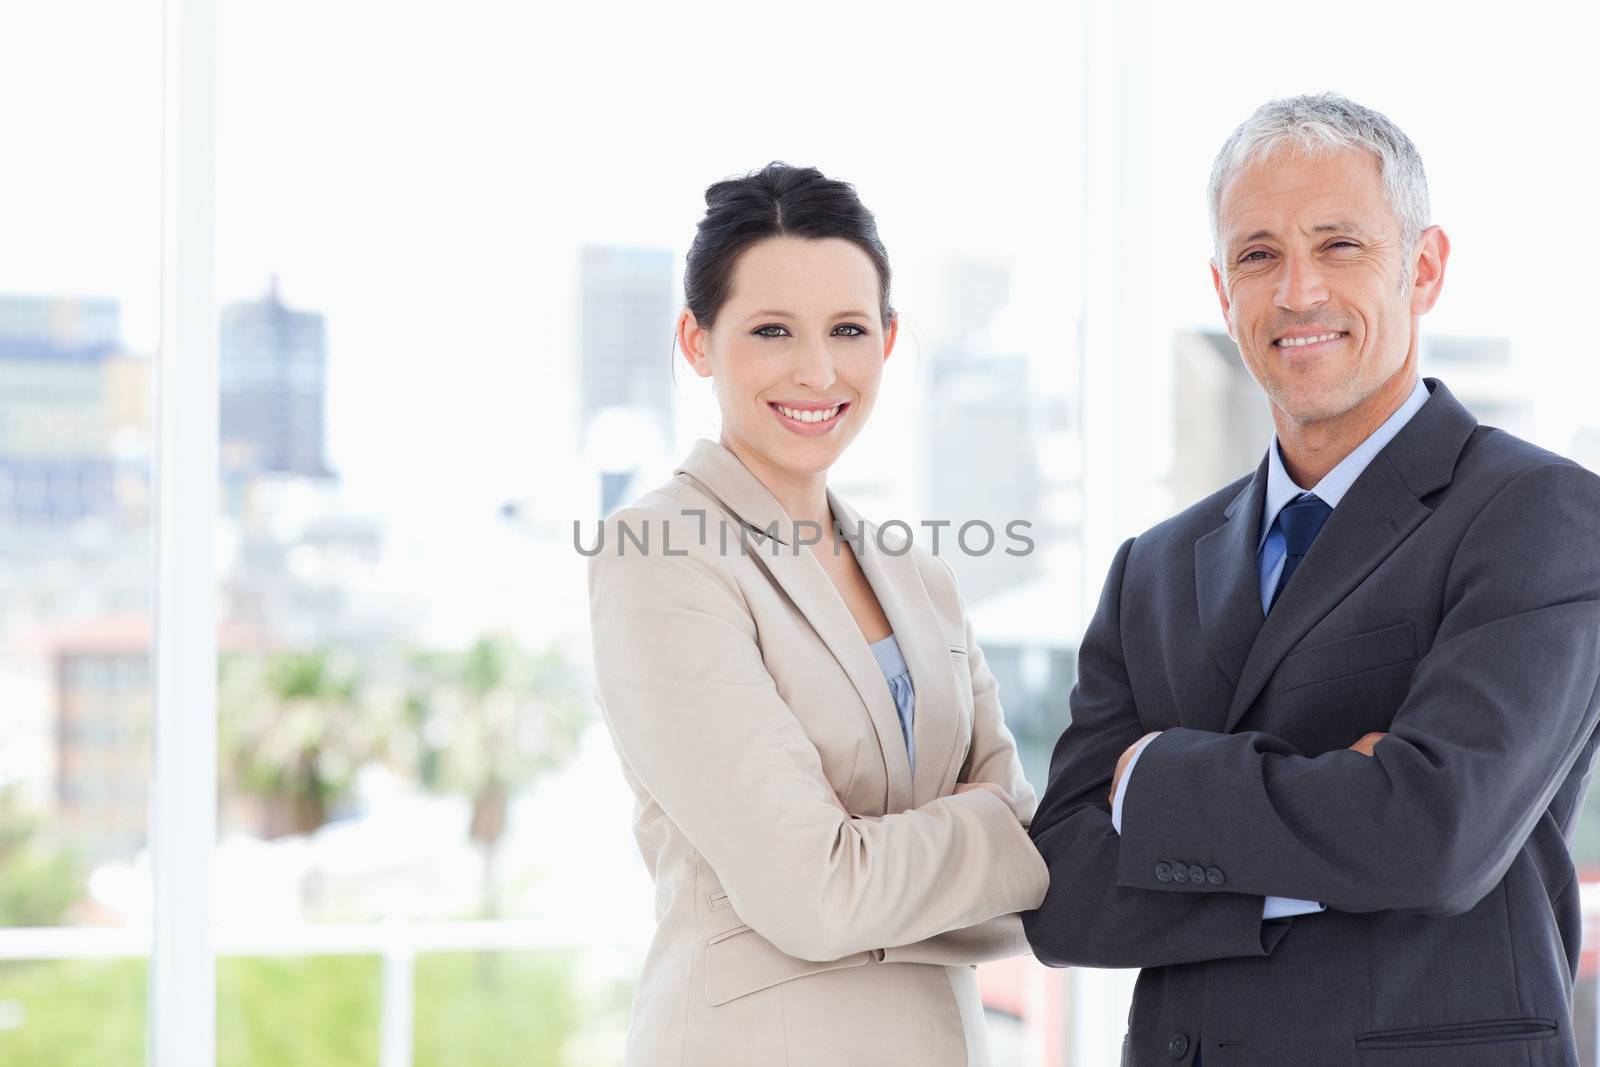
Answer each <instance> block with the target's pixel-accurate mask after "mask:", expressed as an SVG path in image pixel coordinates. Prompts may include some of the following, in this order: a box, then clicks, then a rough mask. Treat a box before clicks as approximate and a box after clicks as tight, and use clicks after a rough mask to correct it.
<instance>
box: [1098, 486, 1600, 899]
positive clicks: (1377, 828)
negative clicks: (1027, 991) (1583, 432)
mask: <svg viewBox="0 0 1600 1067" xmlns="http://www.w3.org/2000/svg"><path fill="white" fill-rule="evenodd" d="M1597 531H1600V479H1597V478H1596V477H1595V476H1594V475H1593V474H1591V473H1589V472H1588V471H1585V470H1583V469H1582V468H1581V467H1578V466H1576V465H1574V464H1569V463H1550V464H1546V465H1543V466H1539V467H1535V468H1532V469H1530V470H1528V471H1525V472H1523V473H1522V474H1520V475H1519V476H1517V477H1516V478H1514V479H1512V480H1511V481H1510V482H1508V483H1507V485H1506V486H1504V487H1503V488H1502V489H1501V490H1500V491H1499V493H1498V494H1496V496H1495V497H1494V498H1493V499H1492V500H1491V501H1490V502H1489V504H1488V505H1487V506H1485V507H1484V508H1483V509H1482V511H1480V512H1479V514H1478V516H1477V517H1476V518H1475V519H1474V520H1473V522H1472V524H1471V526H1469V527H1468V529H1467V532H1466V533H1465V534H1464V535H1463V537H1462V540H1461V541H1460V542H1459V544H1458V546H1457V549H1456V552H1455V555H1454V557H1453V559H1452V561H1451V564H1450V569H1449V574H1448V578H1447V581H1446V584H1445V589H1444V595H1443V613H1442V619H1441V623H1440V628H1439V630H1438V633H1437V635H1436V637H1435V640H1434V642H1433V644H1432V647H1431V648H1430V649H1429V651H1428V652H1427V654H1426V655H1424V656H1423V658H1422V659H1421V661H1420V662H1419V663H1418V664H1417V668H1416V671H1415V673H1414V674H1413V675H1412V679H1411V686H1410V689H1409V690H1408V692H1407V694H1406V698H1405V700H1404V702H1403V703H1402V704H1401V706H1400V708H1399V710H1398V711H1397V712H1396V713H1395V716H1394V719H1393V722H1392V725H1391V726H1390V728H1389V736H1387V737H1386V738H1384V739H1383V740H1381V741H1379V742H1378V744H1377V747H1376V748H1375V749H1374V751H1373V755H1372V757H1370V758H1369V757H1366V756H1362V755H1360V754H1358V753H1355V752H1350V751H1346V750H1339V751H1334V752H1329V753H1325V754H1323V755H1319V756H1315V757H1307V756H1302V755H1299V754H1297V753H1296V752H1295V751H1294V750H1293V749H1291V748H1289V747H1288V746H1286V745H1284V744H1283V743H1282V742H1280V741H1276V740H1274V739H1273V738H1271V737H1268V736H1266V735H1264V734H1260V733H1241V734H1231V735H1219V734H1211V733H1204V732H1198V731H1193V730H1186V729H1177V730H1169V731H1167V732H1166V733H1164V734H1162V736H1161V737H1160V738H1158V739H1156V740H1155V741H1152V742H1151V743H1150V745H1149V746H1148V747H1147V748H1146V749H1145V753H1144V756H1143V759H1142V760H1141V761H1140V766H1139V772H1140V773H1139V776H1138V777H1137V778H1135V779H1133V780H1132V781H1131V782H1130V784H1129V788H1128V795H1127V799H1126V805H1125V808H1124V812H1123V819H1124V824H1123V829H1124V831H1125V836H1124V839H1123V846H1122V856H1121V862H1120V864H1119V868H1118V881H1119V883H1120V884H1122V885H1124V886H1127V887H1136V886H1137V887H1143V888H1145V889H1148V890H1151V891H1160V890H1167V892H1165V893H1162V894H1161V895H1166V896H1180V897H1183V896H1189V895H1191V894H1196V893H1199V894H1201V895H1203V894H1204V893H1205V892H1206V889H1205V888H1203V887H1202V888H1198V889H1197V887H1195V886H1193V885H1188V886H1176V885H1174V884H1172V883H1169V884H1167V885H1162V884H1160V883H1158V882H1156V881H1155V879H1153V878H1152V877H1150V873H1149V871H1150V869H1151V868H1152V867H1153V866H1154V864H1155V863H1156V861H1157V857H1158V856H1163V855H1168V856H1186V857H1192V858H1193V862H1197V863H1204V864H1208V865H1215V866H1216V867H1218V868H1219V869H1221V870H1223V871H1225V872H1226V875H1227V885H1228V886H1229V887H1230V888H1237V889H1243V890H1245V891H1246V892H1256V893H1280V894H1284V895H1288V896H1297V897H1306V898H1310V899H1315V900H1320V901H1323V902H1325V903H1326V904H1327V905H1328V906H1329V907H1331V908H1336V909H1339V910H1341V911H1352V912H1370V911H1380V910H1390V909H1394V910H1404V911H1416V912H1422V913H1427V914H1455V913H1458V912H1462V911H1466V910H1468V909H1470V908H1472V907H1473V906H1474V905H1475V904H1476V903H1477V902H1478V901H1479V900H1481V899H1482V898H1483V897H1484V896H1485V895H1486V894H1487V893H1488V892H1489V890H1491V889H1493V888H1494V886H1495V885H1497V884H1498V883H1499V881H1500V879H1501V878H1502V877H1504V875H1505V872H1506V869H1507V867H1509V866H1510V864H1511V862H1512V860H1513V859H1514V858H1515V857H1516V855H1517V853H1518V852H1519V851H1520V850H1521V849H1522V847H1523V845H1524V844H1525V842H1526V841H1527V839H1528V835H1529V834H1530V833H1531V832H1532V830H1533V827H1534V824H1535V823H1536V822H1537V820H1538V819H1539V818H1540V816H1541V814H1542V813H1543V812H1544V811H1545V809H1546V808H1547V807H1548V806H1549V805H1550V803H1551V800H1552V798H1553V797H1554V795H1555V793H1556V791H1557V789H1558V788H1559V787H1560V785H1561V783H1562V781H1563V780H1564V779H1565V778H1566V776H1567V775H1568V773H1569V772H1570V771H1571V770H1572V768H1573V765H1574V763H1575V761H1576V760H1577V758H1578V756H1579V754H1580V753H1581V752H1582V751H1584V749H1585V742H1586V741H1587V740H1588V739H1589V738H1590V736H1591V735H1592V734H1593V733H1594V730H1595V725H1596V719H1597V716H1600V707H1597V703H1596V685H1597V683H1600V545H1597V543H1596V542H1597ZM1175 783H1181V788H1175V787H1174V784H1175ZM1173 889H1176V890H1177V892H1172V890H1173Z"/></svg>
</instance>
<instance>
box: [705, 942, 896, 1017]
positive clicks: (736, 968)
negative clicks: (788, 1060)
mask: <svg viewBox="0 0 1600 1067" xmlns="http://www.w3.org/2000/svg"><path fill="white" fill-rule="evenodd" d="M871 958H872V953H870V952H857V953H855V954H854V955H850V956H846V957H844V959H840V960H826V961H821V962H818V961H814V960H800V959H795V958H794V957H793V956H789V955H786V954H784V953H783V952H781V951H779V950H778V949H777V948H776V947H774V946H773V944H772V942H770V941H768V940H767V939H766V938H764V937H762V936H761V935H760V934H758V933H756V932H755V931H754V930H752V929H751V928H750V927H748V926H735V927H734V928H733V929H731V930H724V931H723V932H722V933H720V934H714V935H712V936H711V937H710V938H708V939H707V941H706V1001H707V1002H708V1003H710V1004H711V1005H712V1006H713V1007H715V1006H717V1005H719V1004H726V1003H728V1001H730V1000H737V999H738V998H740V997H743V996H748V995H750V994H751V993H755V992H758V991H760V990H762V989H768V988H770V987H772V986H775V985H777V984H778V983H780V982H787V981H789V980H790V979H792V978H801V977H804V976H805V975H808V974H819V973H821V972H822V971H836V970H839V969H840V968H843V967H859V966H861V965H862V964H863V963H866V962H867V961H868V960H870V959H871Z"/></svg>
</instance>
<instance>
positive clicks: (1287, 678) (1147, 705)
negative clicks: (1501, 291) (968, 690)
mask: <svg viewBox="0 0 1600 1067" xmlns="http://www.w3.org/2000/svg"><path fill="white" fill-rule="evenodd" d="M1210 199H1211V212H1212V223H1213V232H1214V240H1215V255H1216V258H1215V260H1214V262H1213V264H1212V278H1213V281H1214V283H1215V286H1216V290H1217V296H1218V298H1219V300H1220V301H1221V305H1222V313H1223V317H1224V319H1225V320H1226V322H1227V324H1228V333H1229V335H1230V336H1231V337H1232V338H1233V339H1234V340H1235V341H1236V342H1237V343H1238V346H1239V350H1240V353H1241V354H1242V356H1243V358H1244V360H1245V363H1246V365H1247V366H1248V367H1249V369H1250V372H1251V374H1252V375H1253V376H1254V377H1255V379H1256V381H1257V382H1258V383H1259V384H1260V385H1261V387H1262V390H1263V392H1265V393H1266V398H1267V402H1268V403H1269V404H1270V405H1271V412H1272V418H1273V424H1274V426H1275V428H1276V431H1277V433H1276V440H1275V441H1274V443H1273V445H1272V447H1271V448H1270V449H1269V450H1268V454H1267V455H1266V457H1265V458H1264V459H1263V460H1262V462H1261V465H1260V466H1259V467H1258V468H1257V470H1256V472H1255V474H1254V475H1252V476H1250V477H1247V478H1244V479H1241V480H1240V481H1238V482H1235V483H1234V484H1233V485H1230V486H1228V487H1226V488H1224V489H1222V490H1220V491H1219V492H1217V493H1216V494H1214V495H1212V496H1210V497H1208V498H1206V499H1205V500H1202V501H1201V502H1200V503H1198V504H1196V505H1194V506H1193V507H1191V508H1189V509H1188V510H1186V511H1184V512H1182V513H1181V514H1179V515H1177V516H1176V517H1174V518H1172V519H1169V520H1168V521H1166V522H1164V523H1162V524H1161V525H1159V526H1157V527H1155V528H1154V529H1152V530H1150V531H1148V532H1146V533H1144V534H1141V535H1140V536H1138V537H1136V538H1134V539H1133V540H1131V541H1129V542H1127V543H1126V544H1124V545H1123V546H1122V547H1121V549H1120V550H1119V551H1118V552H1117V554H1116V557H1115V559H1114V561H1113V563H1112V565H1111V573H1110V577H1109V578H1108V579H1107V581H1106V585H1105V591H1104V593H1103V595H1102V597H1101V600H1100V605H1099V608H1098V610H1097V612H1096V613H1095V616H1094V618H1093V620H1092V621H1091V622H1090V624H1089V627H1088V630H1087V632H1086V633H1085V635H1084V639H1083V647H1082V650H1081V652H1080V658H1079V680H1078V684H1077V687H1076V688H1075V689H1074V691H1073V693H1072V699H1071V706H1072V719H1071V724H1070V726H1069V727H1068V729H1067V730H1066V732H1065V733H1064V734H1063V735H1062V738H1061V740H1060V743H1059V744H1058V745H1057V747H1056V751H1055V756H1054V758H1053V760H1052V763H1051V771H1050V783H1049V788H1048V790H1047V791H1046V793H1045V796H1044V799H1043V801H1042V803H1041V804H1040V807H1039V811H1038V814H1037V816H1036V817H1035V819H1034V821H1033V826H1032V830H1031V833H1032V836H1033V838H1034V841H1035V842H1036V843H1037V845H1038V846H1039V849H1040V851H1041V852H1042V853H1043V854H1044V856H1045V859H1046V861H1047V862H1048V864H1049V866H1050V872H1051V888H1050V893H1049V895H1048V897H1047V898H1046V900H1045V902H1044V904H1043V905H1042V906H1041V907H1040V908H1039V910H1038V911H1036V912H1032V913H1028V914H1027V915H1025V916H1024V920H1025V925H1026V928H1027V932H1028V938H1029V940H1030V942H1031V943H1032V945H1033V948H1034V950H1035V952H1036V953H1037V954H1038V956H1039V958H1040V959H1041V960H1043V961H1045V962H1046V963H1050V964H1054V965H1065V964H1080V965H1087V966H1100V967H1130V966H1137V967H1142V968H1144V971H1143V973H1141V974H1140V976H1139V981H1138V985H1137V987H1136V990H1135V993H1134V1001H1133V1009H1132V1011H1131V1013H1130V1016H1129V1029H1128V1036H1127V1038H1126V1039H1125V1042H1124V1055H1123V1062H1124V1063H1127V1064H1135V1065H1145V1064H1164V1065H1165V1064H1173V1063H1195V1064H1199V1063H1203V1064H1204V1067H1229V1065H1234V1064H1265V1065H1273V1067H1280V1065H1282V1067H1309V1065H1316V1064H1330V1065H1332V1064H1338V1065H1346V1064H1374V1065H1377V1064H1386V1065H1387V1064H1405V1065H1427V1064H1439V1065H1446V1064H1448V1065H1450V1067H1476V1065H1483V1067H1490V1065H1493V1067H1503V1065H1506V1064H1518V1065H1542V1064H1562V1065H1574V1067H1575V1065H1576V1064H1577V1063H1578V1059H1577V1052H1576V1045H1575V1042H1574V1039H1573V1030H1572V1018H1571V990H1572V977H1573V972H1574V969H1575V968H1576V966H1577V961H1578V939H1579V933H1580V926H1581V922H1580V915H1579V899H1578V896H1579V895H1578V883H1577V880H1576V878H1575V876H1574V871H1573V865H1572V860H1571V856H1570V854H1569V852H1568V847H1567V841H1568V837H1569V836H1570V833H1571V830H1572V826H1573V823H1574V821H1575V819H1576V817H1577V814H1578V812H1579V809H1580V807H1581V804H1582V799H1583V795H1584V792H1585V789H1586V787H1587V784H1588V774H1589V764H1590V757H1591V755H1592V754H1593V752H1594V748H1595V742H1596V722H1597V716H1600V704H1597V697H1596V688H1597V683H1600V479H1597V478H1596V477H1595V476H1594V475H1592V474H1590V473H1589V472H1587V471H1585V470H1583V469H1582V468H1580V467H1578V466H1576V465H1575V464H1573V463H1571V462H1569V461H1567V460H1565V459H1562V458H1561V457H1559V456H1555V455H1552V454H1550V453H1548V452H1545V451H1543V450H1541V449H1538V448H1535V447H1534V446H1532V445H1530V444H1527V443H1526V442H1523V441H1520V440H1518V439H1516V438H1514V437H1512V436H1510V435H1508V434H1505V433H1502V432H1501V431H1499V430H1495V429H1491V428H1489V427H1484V426H1479V425H1478V424H1477V422H1476V420H1474V419H1473V417H1472V416H1471V414H1469V413H1468V412H1467V410H1466V409H1465V408H1463V407H1462V406H1461V404H1460V403H1458V402H1457V401H1456V399H1455V398H1454V397H1453V396H1451V394H1450V391H1449V390H1448V389H1446V388H1445V386H1444V385H1443V384H1442V383H1440V382H1438V381H1435V380H1432V379H1429V380H1426V381H1423V380H1419V378H1418V376H1417V347H1418V346H1417V336H1418V322H1419V318H1420V316H1422V315H1423V314H1424V313H1426V312H1427V311H1428V310H1429V309H1430V308H1432V306H1433V304H1434V302H1435V301H1436V300H1437V299H1438V296H1439V292H1440V287H1441V286H1442V284H1443V281H1444V273H1445V263H1446V260H1447V259H1448V257H1449V251H1450V244H1449V241H1448V240H1447V239H1446V237H1445V235H1444V233H1443V231H1441V230H1440V229H1439V228H1438V227H1436V226H1430V225H1428V221H1429V220H1428V197H1427V185H1426V181H1425V178H1424V175H1423V169H1422V163H1421V160H1420V159H1419V157H1418V155H1417V152H1416V149H1415V147H1414V146H1413V145H1412V143H1411V141H1410V140H1409V139H1408V138H1407V137H1406V136H1405V134H1403V133H1402V132H1401V131H1400V130H1399V129H1398V128H1396V127H1395V126H1394V125H1393V124H1392V123H1391V122H1390V121H1389V120H1388V119H1386V118H1385V117H1384V116H1382V115H1380V114H1378V113H1376V112H1374V111H1371V110H1369V109H1367V108H1364V107H1361V106H1359V105H1357V104H1354V103H1352V102H1350V101H1348V100H1346V99H1344V98H1342V97H1339V96H1336V95H1331V94H1330V95H1322V96H1311V97H1298V98H1294V99H1289V100H1279V101H1273V102H1272V103H1269V104H1267V105H1265V106H1263V107H1262V108H1261V109H1259V110H1258V111H1257V112H1256V113H1255V114H1254V115H1252V116H1251V117H1250V118H1249V119H1248V120H1246V121H1245V123H1244V124H1243V125H1242V126H1240V127H1239V129H1238V130H1237V131H1235V132H1234V134H1233V136H1232V137H1231V138H1230V139H1229V140H1228V142H1227V143H1226V144H1225V145H1224V146H1223V148H1222V151H1221V153H1220V154H1219V155H1218V157H1217V161H1216V164H1215V166H1214V168H1213V171H1212V180H1211V197H1210Z"/></svg>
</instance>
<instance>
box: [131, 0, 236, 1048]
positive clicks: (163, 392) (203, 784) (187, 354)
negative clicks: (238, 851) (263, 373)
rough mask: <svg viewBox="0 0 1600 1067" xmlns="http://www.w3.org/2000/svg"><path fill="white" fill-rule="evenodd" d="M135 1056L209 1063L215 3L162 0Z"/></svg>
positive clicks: (212, 987)
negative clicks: (145, 812) (147, 700)
mask: <svg viewBox="0 0 1600 1067" xmlns="http://www.w3.org/2000/svg"><path fill="white" fill-rule="evenodd" d="M163 17H164V22H165V26H164V30H165V47H164V55H163V62H162V99H163V124H162V167H161V190H162V195H161V336H160V344H159V347H158V350H157V357H156V390H155V392H156V398H155V401H156V410H155V425H156V433H155V465H154V470H153V474H152V482H153V485H152V494H153V498H154V503H155V506H154V509H153V521H154V522H155V546H156V548H155V561H154V562H155V583H154V588H155V602H154V615H155V626H154V641H153V647H152V649H151V656H152V660H153V665H154V706H153V711H152V718H153V722H152V731H151V736H152V765H151V776H150V809H149V810H150V864H151V872H152V880H153V893H154V897H153V902H154V906H153V915H152V916H151V921H152V923H153V929H152V938H151V945H150V981H149V987H148V988H149V990H150V992H149V1002H148V1004H147V1006H146V1011H147V1020H148V1024H147V1030H146V1062H147V1063H149V1064H151V1065H153V1067H212V1065H213V1064H214V1063H215V1062H216V1055H217V1038H216V1008H217V992H216V963H215V957H214V955H213V952H212V945H211V893H210V887H211V848H212V843H213V842H214V841H215V840H216V823H217V817H216V816H217V813H216V799H217V722H216V708H217V608H216V597H217V583H216V565H215V551H214V548H213V545H214V541H215V529H216V521H217V520H216V517H217V498H218V492H217V477H218V470H219V468H218V462H217V453H218V433H217V429H218V405H219V400H218V390H217V310H216V298H215V293H214V288H213V287H214V280H213V279H214V256H215V247H216V153H215V147H216V145H215V138H216V65H217V64H216V53H217V5H216V0H166V2H165V6H164V15H163Z"/></svg>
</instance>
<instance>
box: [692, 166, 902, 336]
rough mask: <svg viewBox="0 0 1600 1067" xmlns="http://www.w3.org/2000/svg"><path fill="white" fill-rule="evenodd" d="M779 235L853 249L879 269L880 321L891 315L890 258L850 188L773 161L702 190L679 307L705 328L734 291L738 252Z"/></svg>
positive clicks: (805, 169) (872, 221)
mask: <svg viewBox="0 0 1600 1067" xmlns="http://www.w3.org/2000/svg"><path fill="white" fill-rule="evenodd" d="M783 236H789V237H804V238H808V239H811V240H821V239H823V238H827V237H839V238H842V239H844V240H846V241H849V242H851V243H852V244H854V245H855V246H856V247H857V248H860V249H861V251H863V252H865V253H866V254H867V257H868V258H869V259H871V260H872V265H873V266H874V267H876V268H877V270H878V293H879V302H880V304H881V305H882V307H881V310H882V312H883V321H884V322H885V323H888V322H889V321H890V320H891V319H893V318H894V311H893V309H892V308H891V307H890V305H889V253H888V252H887V251H885V250H884V247H883V242H882V241H880V240H879V239H878V223H877V220H876V219H874V218H873V217H872V212H870V211H868V210H867V209H866V206H865V205H864V204H862V203H861V200H860V198H859V197H857V196H856V190H855V186H853V185H851V184H850V183H848V182H840V181H834V180H833V179H831V178H825V177H823V175H822V172H821V171H819V170H817V169H816V168H815V167H791V166H789V165H788V164H787V163H776V162H775V163H768V164H767V165H766V166H765V167H762V168H761V169H760V170H758V171H752V172H751V173H749V174H747V175H745V176H744V177H743V178H729V179H728V180H727V181H720V182H717V183H716V184H715V185H713V186H712V187H711V188H709V189H707V190H706V215H705V218H703V219H701V220H700V226H699V229H698V230H697V231H696V232H695V236H694V244H692V245H690V246H689V261H688V265H687V266H686V268H685V269H684V274H683V296H684V303H685V304H687V305H688V307H689V310H690V311H692V312H693V313H694V317H695V321H697V322H698V323H699V324H700V325H701V326H705V327H710V326H711V325H712V324H713V323H714V322H715V320H716V317H717V313H718V312H719V311H721V310H722V305H723V304H724V303H726V302H727V299H728V291H729V289H731V288H732V286H733V267H734V264H735V263H736V262H737V261H738V259H739V254H740V253H741V252H743V251H744V250H745V249H746V248H749V247H750V246H751V245H753V244H755V243H756V242H757V241H763V240H766V239H767V238H768V237H783Z"/></svg>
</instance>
